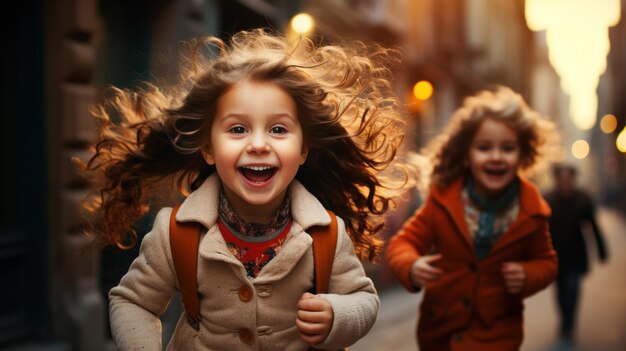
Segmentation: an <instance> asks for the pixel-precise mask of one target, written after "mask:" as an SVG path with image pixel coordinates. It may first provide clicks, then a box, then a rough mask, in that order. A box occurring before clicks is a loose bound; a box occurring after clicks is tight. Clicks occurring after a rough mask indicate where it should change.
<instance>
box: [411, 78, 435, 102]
mask: <svg viewBox="0 0 626 351" xmlns="http://www.w3.org/2000/svg"><path fill="white" fill-rule="evenodd" d="M433 90H434V88H433V85H432V84H431V83H430V82H429V81H426V80H420V81H419V82H417V83H415V85H414V86H413V96H415V98H416V99H418V100H421V101H426V100H428V99H430V98H431V96H433Z"/></svg>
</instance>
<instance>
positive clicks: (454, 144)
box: [426, 86, 555, 189]
mask: <svg viewBox="0 0 626 351" xmlns="http://www.w3.org/2000/svg"><path fill="white" fill-rule="evenodd" d="M487 118H492V119H494V120H496V121H499V122H503V123H505V124H506V125H507V126H509V127H510V128H511V129H513V130H514V131H515V132H516V133H517V137H518V142H519V146H520V168H521V169H522V170H530V169H531V168H532V166H533V165H534V164H536V162H537V161H538V158H539V157H540V156H541V155H542V154H544V148H543V147H544V146H545V145H547V141H548V139H549V136H550V134H552V133H554V132H555V128H554V124H553V123H552V122H550V121H548V120H547V119H545V118H543V117H542V116H541V115H540V114H539V113H538V112H536V111H534V110H533V109H531V108H530V107H529V106H528V105H527V104H526V102H525V101H524V99H523V98H522V96H521V95H519V94H517V93H515V92H514V91H513V90H511V89H510V88H508V87H504V86H498V87H496V88H494V89H492V90H483V91H480V92H478V93H477V94H475V95H474V96H470V97H468V98H466V99H465V100H464V102H463V105H462V106H461V107H460V108H459V109H457V110H456V111H455V112H454V114H453V115H452V117H451V120H450V122H449V123H448V125H447V126H446V129H445V131H444V132H443V133H442V134H440V135H439V137H438V138H436V139H435V140H434V141H433V142H431V143H430V144H429V145H428V146H427V150H426V154H428V155H429V156H430V157H431V159H432V167H433V168H432V173H431V178H430V181H431V184H433V185H435V186H437V187H439V188H442V189H443V188H446V187H447V186H449V185H450V183H452V182H453V181H454V180H455V179H457V178H459V177H464V176H465V175H466V174H467V172H469V169H468V166H467V162H466V160H467V158H468V152H469V151H468V150H469V149H470V144H471V142H472V140H473V139H474V135H476V133H477V132H478V129H479V128H480V126H481V124H482V122H483V121H484V120H485V119H487Z"/></svg>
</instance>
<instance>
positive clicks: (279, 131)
mask: <svg viewBox="0 0 626 351" xmlns="http://www.w3.org/2000/svg"><path fill="white" fill-rule="evenodd" d="M270 132H271V133H273V134H283V133H287V128H285V127H283V126H274V127H272V129H270Z"/></svg>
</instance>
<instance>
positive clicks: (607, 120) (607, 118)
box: [600, 113, 617, 134]
mask: <svg viewBox="0 0 626 351" xmlns="http://www.w3.org/2000/svg"><path fill="white" fill-rule="evenodd" d="M615 128H617V118H616V117H615V115H613V114H610V113H609V114H608V115H604V117H602V119H601V120H600V129H601V130H602V131H603V132H604V133H606V134H611V133H613V132H614V131H615Z"/></svg>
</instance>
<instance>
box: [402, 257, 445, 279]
mask: <svg viewBox="0 0 626 351" xmlns="http://www.w3.org/2000/svg"><path fill="white" fill-rule="evenodd" d="M442 257H443V256H442V255H441V254H436V255H426V256H422V257H420V258H418V259H417V260H415V262H414V263H413V265H412V266H411V271H410V275H411V281H412V282H413V284H415V285H417V286H426V284H429V283H432V282H434V281H435V280H437V279H439V277H441V275H442V274H443V271H442V270H441V268H437V267H434V266H432V265H431V263H432V262H434V261H438V260H440V259H441V258H442Z"/></svg>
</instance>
